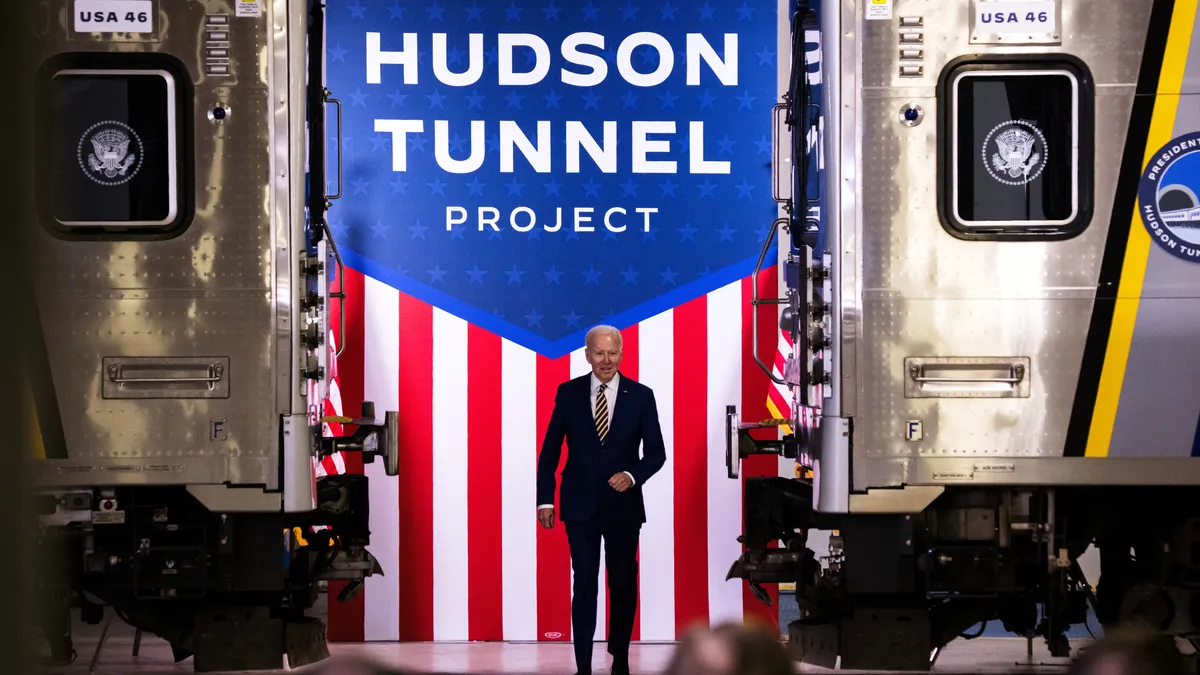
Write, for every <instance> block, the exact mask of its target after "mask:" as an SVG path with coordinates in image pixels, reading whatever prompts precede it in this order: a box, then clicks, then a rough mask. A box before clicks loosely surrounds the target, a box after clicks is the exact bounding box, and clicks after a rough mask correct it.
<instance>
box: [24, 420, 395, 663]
mask: <svg viewBox="0 0 1200 675" xmlns="http://www.w3.org/2000/svg"><path fill="white" fill-rule="evenodd" d="M363 413H364V414H363V416H362V417H360V418H358V419H355V420H353V422H352V423H353V424H355V425H357V431H356V432H355V433H354V434H353V435H351V436H349V437H335V438H324V439H322V450H321V452H322V455H329V454H332V453H334V452H353V451H358V452H361V453H362V454H363V459H364V462H365V463H371V462H373V461H374V460H375V459H377V458H379V459H382V460H383V462H384V463H385V465H386V466H385V472H386V473H388V474H389V475H395V470H396V464H395V463H396V462H397V455H396V452H397V447H396V444H395V430H396V420H397V416H396V413H395V412H388V414H387V415H386V418H385V420H384V421H377V420H375V419H374V410H373V405H372V404H371V403H366V404H364V406H363ZM238 492H244V493H246V495H250V493H257V496H256V497H253V496H252V497H250V500H249V501H248V502H247V501H242V500H244V499H246V497H245V496H239V495H237V494H236V493H238ZM263 495H264V493H263V492H261V490H255V489H253V488H252V487H246V488H228V487H222V486H191V487H189V486H183V485H175V486H172V485H156V486H126V487H105V488H93V489H63V490H58V491H55V492H53V493H47V494H43V495H40V496H39V497H38V502H37V508H38V510H39V514H38V515H39V518H40V519H41V526H40V528H39V531H40V535H41V538H40V541H38V542H36V543H37V548H38V550H39V554H40V555H41V556H42V557H43V560H42V561H40V564H39V566H38V567H37V569H39V570H40V571H41V573H40V575H39V576H38V577H37V578H36V579H35V580H34V584H35V586H36V588H37V594H38V599H39V600H40V602H39V603H38V605H39V607H42V608H43V609H42V610H41V611H42V615H41V616H40V617H39V620H38V624H39V626H40V629H41V635H42V637H43V639H44V640H45V647H46V650H47V651H48V662H49V663H51V664H55V665H65V664H69V663H72V662H74V661H75V660H76V659H77V658H78V657H79V654H78V652H77V651H76V649H75V645H74V639H73V636H72V621H73V615H74V614H75V612H78V615H79V617H80V618H81V619H82V621H83V622H84V623H87V624H92V625H96V624H101V623H104V622H106V621H108V620H111V619H112V618H113V617H116V618H119V619H120V620H122V621H123V622H125V623H126V624H128V625H129V626H131V627H133V628H135V629H136V630H138V631H140V632H142V633H145V634H148V635H154V636H157V637H160V638H162V639H163V640H165V641H166V642H168V643H169V644H170V645H171V648H172V653H173V655H174V658H175V660H176V662H180V661H184V660H186V659H188V658H192V659H193V666H194V670H195V672H214V671H242V670H275V669H279V668H282V667H284V660H283V659H284V657H285V656H286V659H287V665H289V666H290V667H293V668H295V667H299V666H303V665H306V664H309V663H314V662H317V661H321V660H323V659H325V658H327V657H328V656H329V651H328V648H327V645H326V626H325V622H324V621H323V620H321V619H320V618H317V617H314V616H310V615H309V613H310V610H311V609H312V608H313V606H314V604H315V602H316V601H317V599H318V593H319V584H320V582H323V581H343V582H344V583H343V584H340V590H339V591H338V592H337V593H332V592H331V597H330V599H329V601H330V602H331V603H332V602H346V601H348V600H350V599H351V598H353V597H354V596H355V595H356V594H358V593H359V592H360V591H361V590H362V587H363V583H364V579H365V578H366V577H367V576H371V575H376V574H379V575H382V574H384V570H382V569H381V567H380V565H379V563H378V562H377V561H376V560H375V558H374V557H373V556H372V555H371V553H370V552H369V551H368V550H367V547H368V546H369V545H370V540H371V536H370V535H371V533H370V529H369V525H368V524H369V507H368V505H369V496H368V478H367V477H366V476H363V475H354V474H335V475H326V476H322V477H319V478H317V479H316V496H317V508H316V510H315V511H312V512H307V513H283V512H273V513H272V512H262V511H258V512H251V511H250V510H249V509H247V508H245V505H246V504H247V503H249V504H253V503H254V499H256V498H261V497H263ZM239 503H240V504H242V505H243V506H242V510H240V511H239V506H238V505H239ZM105 607H108V608H110V614H109V615H108V616H107V617H106V615H105ZM104 632H107V628H106V629H105V631H104Z"/></svg>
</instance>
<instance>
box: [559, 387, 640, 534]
mask: <svg viewBox="0 0 1200 675" xmlns="http://www.w3.org/2000/svg"><path fill="white" fill-rule="evenodd" d="M590 381H591V386H590V387H588V389H589V391H590V393H589V394H588V400H589V401H590V402H591V412H592V418H593V419H595V416H596V397H597V396H599V394H600V378H598V377H596V373H592V378H591V380H590ZM620 383H621V374H620V373H615V374H613V376H612V379H611V380H609V381H608V382H607V383H606V384H604V398H605V400H606V401H607V403H608V428H609V431H612V419H613V411H614V410H616V409H617V385H619V384H620ZM621 473H623V474H625V475H626V476H629V480H631V481H633V484H634V485H636V484H637V481H636V480H634V478H633V474H631V473H629V472H628V471H622V472H621ZM552 508H554V505H553V504H539V505H538V510H539V511H540V510H542V509H552Z"/></svg>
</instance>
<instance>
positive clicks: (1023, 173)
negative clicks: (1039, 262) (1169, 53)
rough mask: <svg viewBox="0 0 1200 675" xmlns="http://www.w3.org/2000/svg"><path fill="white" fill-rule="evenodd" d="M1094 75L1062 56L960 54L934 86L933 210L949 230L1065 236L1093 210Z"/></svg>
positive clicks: (965, 234) (968, 234)
mask: <svg viewBox="0 0 1200 675" xmlns="http://www.w3.org/2000/svg"><path fill="white" fill-rule="evenodd" d="M1092 97H1093V91H1092V82H1091V77H1090V74H1089V73H1088V72H1087V68H1086V66H1084V65H1083V64H1082V63H1080V62H1077V61H1074V60H1070V59H1068V58H1065V57H1061V56H1057V55H1056V56H1054V57H1046V58H1039V57H1029V56H1021V57H999V58H997V57H993V58H992V59H988V60H978V59H977V60H960V61H959V62H957V63H952V64H951V65H950V66H948V67H947V69H946V71H945V72H944V73H943V75H942V82H941V83H940V86H939V99H940V100H939V109H940V110H941V115H940V119H939V127H940V128H939V136H940V140H941V143H940V148H939V153H940V157H939V162H938V163H939V167H940V171H941V180H940V181H939V189H940V193H941V194H940V195H939V200H938V201H939V211H940V216H941V220H942V224H943V226H944V227H945V228H946V229H947V231H949V232H950V233H951V234H953V235H954V236H958V237H961V238H983V239H1026V240H1028V239H1047V238H1049V239H1066V238H1069V237H1073V236H1076V235H1078V234H1079V233H1080V232H1082V231H1083V230H1084V229H1085V228H1086V227H1087V225H1088V223H1089V222H1090V221H1091V217H1092V170H1093V166H1092V162H1093V157H1092V154H1093V153H1092V144H1093V133H1094V132H1093V119H1092V118H1093V114H1092V100H1093V99H1092Z"/></svg>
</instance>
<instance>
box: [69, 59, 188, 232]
mask: <svg viewBox="0 0 1200 675" xmlns="http://www.w3.org/2000/svg"><path fill="white" fill-rule="evenodd" d="M174 84H175V83H174V80H173V78H171V76H170V75H169V74H168V73H166V72H165V71H141V72H137V73H136V74H135V73H132V72H121V71H107V72H106V71H79V70H75V71H72V70H65V71H61V72H59V73H58V74H57V75H55V76H54V78H53V79H52V80H51V81H50V92H49V101H48V102H47V103H48V105H49V109H48V110H46V111H45V113H46V114H47V115H48V116H49V119H48V120H47V123H48V125H49V134H48V137H47V139H46V140H47V141H48V145H49V147H47V148H46V151H47V152H48V153H49V158H48V159H49V162H48V166H47V170H48V171H47V173H48V174H49V175H47V176H46V178H47V179H48V187H49V190H50V211H51V214H52V215H53V217H54V219H55V220H57V221H58V222H59V223H60V224H62V225H68V226H85V225H98V226H103V225H113V224H121V225H124V226H133V225H144V226H151V227H153V226H159V227H161V226H162V225H165V224H167V223H170V222H171V221H173V220H174V219H175V217H176V215H177V212H178V208H179V206H178V182H179V177H178V176H177V175H176V174H177V170H176V169H177V167H176V156H175V155H176V135H177V133H178V130H177V128H176V115H175V95H174Z"/></svg>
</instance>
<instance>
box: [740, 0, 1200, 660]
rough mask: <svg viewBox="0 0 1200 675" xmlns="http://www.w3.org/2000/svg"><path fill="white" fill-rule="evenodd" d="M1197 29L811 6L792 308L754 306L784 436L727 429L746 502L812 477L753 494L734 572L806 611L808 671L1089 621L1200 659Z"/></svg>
mask: <svg viewBox="0 0 1200 675" xmlns="http://www.w3.org/2000/svg"><path fill="white" fill-rule="evenodd" d="M1196 5H1197V3H1196V2H1195V0H1174V1H1172V0H1114V1H1112V2H1106V3H1101V4H1097V3H1090V2H1083V1H1082V0H1044V1H1035V2H1008V1H1005V0H969V1H964V2H954V3H946V2H941V1H939V0H900V1H898V2H893V1H891V0H871V1H869V2H868V1H867V0H823V1H822V2H819V3H817V2H815V1H814V3H813V4H812V5H811V6H810V7H806V6H804V4H803V3H801V7H800V9H799V11H798V13H797V14H796V17H795V20H794V23H793V52H794V54H793V63H794V66H793V74H792V78H791V79H792V87H791V89H790V90H789V92H788V95H787V96H786V97H785V100H784V102H783V103H781V104H780V105H779V106H778V107H777V109H776V124H777V127H776V128H777V130H778V131H777V134H776V139H777V148H776V150H777V154H776V157H775V162H774V163H775V167H776V172H777V175H776V198H777V201H779V202H780V203H781V204H782V205H783V207H784V209H785V211H786V213H787V216H786V217H785V218H782V219H781V220H780V221H779V222H778V223H777V224H776V226H777V227H774V228H772V237H773V236H774V235H775V233H776V231H786V232H787V233H788V234H789V235H790V237H784V241H785V242H787V243H789V244H790V246H788V247H787V248H788V249H790V253H788V255H787V260H786V262H785V265H786V269H787V274H786V278H787V280H788V284H787V286H788V289H787V290H788V293H787V297H786V298H783V299H779V300H776V299H773V298H772V299H767V300H765V301H758V302H767V303H770V302H782V303H783V304H785V311H784V312H783V322H782V328H783V330H784V331H790V334H791V335H792V338H793V342H794V344H795V345H796V348H795V351H794V353H793V354H792V355H791V358H790V359H788V362H787V367H786V368H785V369H784V370H785V372H784V373H778V374H777V373H772V371H771V369H768V368H766V367H765V366H764V370H765V371H766V372H767V374H768V375H770V376H771V377H772V378H773V379H775V381H776V382H777V383H778V384H779V385H780V386H784V385H786V386H787V387H788V388H790V391H791V399H792V411H791V414H792V417H791V419H790V425H789V426H790V429H788V430H787V433H786V434H785V435H784V436H783V437H782V439H781V440H780V439H779V438H778V437H777V438H776V439H771V438H766V437H761V436H760V437H757V438H756V437H755V436H752V432H754V430H755V429H756V428H759V427H762V426H765V425H764V424H763V423H760V422H756V421H750V422H742V421H739V419H738V414H737V411H736V409H733V408H731V409H729V411H728V414H727V429H728V437H729V441H728V461H727V463H728V466H729V472H730V476H731V477H736V476H737V473H738V466H739V461H740V459H742V458H744V457H746V456H748V455H751V454H757V453H775V454H782V455H784V456H787V457H796V458H797V461H798V462H801V463H802V465H801V466H799V467H798V472H797V476H798V477H797V478H796V479H790V478H782V477H781V478H755V479H751V480H748V482H747V486H746V491H745V498H744V499H745V505H744V506H745V509H744V510H745V514H746V515H745V533H744V535H743V541H744V542H745V546H746V549H747V550H746V552H745V554H744V555H743V556H742V557H741V558H740V559H739V560H738V561H737V562H736V563H735V564H734V565H733V567H732V568H731V570H730V572H729V578H739V579H745V580H747V582H748V583H750V585H751V587H752V588H755V589H756V590H757V591H758V592H759V593H760V597H766V595H765V593H762V588H761V584H763V583H775V582H794V583H795V584H796V599H797V602H798V603H799V605H800V609H801V616H802V618H801V619H800V620H799V621H797V622H795V623H793V624H792V625H791V626H790V627H789V634H790V636H791V644H792V646H793V649H794V650H795V654H796V657H797V658H799V659H801V660H803V661H806V662H809V663H813V664H817V665H822V666H833V665H834V663H835V662H836V661H837V659H838V657H839V656H840V659H841V661H840V663H841V666H842V667H843V668H863V669H916V670H925V669H928V668H930V666H931V664H932V662H933V660H934V659H935V658H936V655H937V653H938V651H939V649H940V648H941V647H943V646H944V645H946V644H947V643H948V642H950V641H951V640H953V639H955V638H956V637H959V636H963V637H972V636H973V635H974V634H972V635H965V636H964V635H963V632H964V631H966V630H967V629H968V628H970V627H971V626H973V625H976V624H978V623H980V622H986V621H998V622H1000V623H1001V624H1003V626H1004V627H1005V629H1007V630H1008V631H1011V632H1013V633H1016V634H1018V635H1025V636H1029V637H1033V636H1041V637H1043V638H1044V639H1045V640H1046V643H1047V645H1048V647H1049V649H1050V651H1051V653H1052V654H1054V655H1057V656H1063V655H1067V654H1068V653H1069V651H1070V650H1069V646H1068V643H1067V640H1066V638H1065V636H1064V631H1065V630H1066V629H1067V627H1068V626H1070V625H1072V624H1079V623H1082V622H1083V621H1084V619H1085V613H1086V611H1087V608H1088V606H1089V604H1090V605H1091V606H1092V607H1093V608H1094V610H1095V613H1096V615H1097V616H1098V618H1099V620H1100V622H1101V623H1102V624H1103V625H1105V626H1111V625H1114V624H1117V623H1120V622H1123V621H1133V620H1138V621H1141V622H1143V623H1145V624H1147V625H1149V626H1150V627H1151V628H1153V629H1154V630H1157V631H1160V632H1162V633H1163V634H1165V635H1170V636H1174V637H1176V638H1184V639H1189V640H1191V641H1192V642H1193V643H1195V642H1196V641H1197V638H1198V637H1200V360H1198V359H1197V355H1198V354H1200V209H1198V208H1197V207H1200V199H1198V198H1197V196H1196V195H1197V194H1200V133H1197V132H1200V96H1198V95H1197V94H1200V31H1198V30H1195V22H1196ZM806 31H808V32H817V31H819V34H820V39H821V54H822V60H821V64H820V65H821V70H820V72H821V87H822V88H823V92H822V93H821V95H820V96H813V95H812V88H810V87H809V86H807V84H806V78H805V77H804V75H803V73H804V69H805V67H806V65H807V63H806V59H805V58H804V57H803V56H802V54H803V51H804V47H803V40H804V37H803V35H804V33H805V32H806ZM818 113H820V115H818ZM819 116H823V119H824V129H823V133H822V136H821V144H820V147H821V149H822V150H823V153H824V162H825V180H824V181H823V183H824V185H823V195H822V196H821V203H820V212H821V214H822V217H821V218H820V219H819V221H817V222H811V221H810V219H809V218H808V217H807V214H808V213H809V206H810V197H811V195H810V194H808V193H807V192H806V191H805V188H806V187H807V185H808V182H807V180H806V176H805V171H806V167H808V166H809V164H810V160H811V157H810V156H809V155H808V150H807V148H806V145H805V143H804V142H803V140H802V139H803V138H805V137H806V136H807V135H808V134H809V133H810V132H811V131H812V130H813V129H814V128H815V125H816V119H817V118H818V117H819ZM789 138H791V139H792V141H793V142H792V143H791V144H790V145H789V143H788V139H789ZM789 238H790V241H788V239H789ZM770 241H771V240H770V239H768V243H770ZM760 359H761V355H760ZM770 361H773V359H771V360H770ZM770 361H769V362H770ZM761 363H762V361H761V360H760V364H761ZM810 457H811V460H810V459H809V458H810ZM810 470H811V471H810ZM813 529H818V530H833V531H834V535H833V536H832V538H831V545H830V552H829V554H828V556H826V555H825V554H824V552H822V553H821V554H817V553H814V552H813V551H812V550H811V549H810V547H809V544H808V541H807V535H808V533H809V531H811V530H813ZM777 542H781V543H782V546H779V547H776V546H775V544H776V543H777ZM1089 545H1094V546H1095V547H1096V548H1098V549H1099V555H1100V566H1101V571H1102V577H1101V578H1100V579H1099V587H1098V589H1096V590H1095V591H1093V585H1094V584H1096V583H1097V579H1086V578H1084V574H1083V572H1082V569H1081V567H1080V565H1079V562H1078V560H1079V557H1080V556H1081V554H1083V553H1084V552H1085V550H1086V549H1087V548H1088V547H1089Z"/></svg>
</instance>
